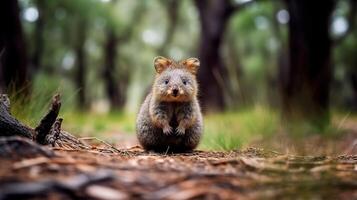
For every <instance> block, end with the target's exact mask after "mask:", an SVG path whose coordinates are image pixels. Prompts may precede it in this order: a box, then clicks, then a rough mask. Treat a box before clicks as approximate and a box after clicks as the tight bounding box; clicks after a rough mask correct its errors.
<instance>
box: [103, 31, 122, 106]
mask: <svg viewBox="0 0 357 200" xmlns="http://www.w3.org/2000/svg"><path fill="white" fill-rule="evenodd" d="M117 44H118V38H117V37H116V35H115V32H114V30H112V28H109V29H108V32H107V42H106V45H105V65H104V73H103V76H104V77H103V78H104V81H105V87H106V91H107V95H108V98H109V101H110V105H111V107H112V108H113V109H119V108H121V107H122V106H123V104H124V98H123V97H122V94H121V93H120V88H119V85H118V83H117V81H116V80H115V76H114V74H115V66H116V56H117Z"/></svg>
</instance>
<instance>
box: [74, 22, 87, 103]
mask: <svg viewBox="0 0 357 200" xmlns="http://www.w3.org/2000/svg"><path fill="white" fill-rule="evenodd" d="M77 34H78V35H77V37H78V38H77V44H76V47H75V52H76V62H77V70H76V74H75V76H76V77H75V79H76V80H75V81H76V85H77V89H78V107H79V109H81V110H85V109H86V108H87V103H88V102H87V99H86V81H85V76H86V73H87V70H86V63H85V62H86V53H85V40H86V24H85V22H84V21H83V20H79V23H78V30H77Z"/></svg>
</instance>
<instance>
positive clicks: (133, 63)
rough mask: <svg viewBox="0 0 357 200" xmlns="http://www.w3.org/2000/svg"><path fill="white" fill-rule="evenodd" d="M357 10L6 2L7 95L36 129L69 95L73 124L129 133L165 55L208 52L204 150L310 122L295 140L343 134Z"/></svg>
mask: <svg viewBox="0 0 357 200" xmlns="http://www.w3.org/2000/svg"><path fill="white" fill-rule="evenodd" d="M356 12H357V1H354V0H326V1H323V2H319V1H309V0H270V1H269V0H150V1H132V0H75V1H73V0H2V1H1V2H0V27H1V29H0V52H1V53H0V55H1V56H0V58H1V63H0V65H1V71H0V88H1V91H2V92H3V93H8V94H10V97H11V100H12V105H13V106H12V107H13V108H12V109H13V110H12V112H13V113H14V115H15V116H17V117H18V118H20V119H21V120H25V121H26V122H27V123H28V124H34V123H36V122H37V121H38V120H39V119H40V117H41V116H42V115H43V114H44V112H45V110H46V109H47V107H46V106H44V105H46V104H47V102H48V101H49V99H50V98H51V97H52V96H53V94H55V93H61V94H62V99H63V101H64V102H63V109H64V110H63V112H62V113H61V115H62V116H63V117H64V120H65V121H64V126H65V129H67V130H69V131H70V132H72V133H76V134H80V135H101V137H106V136H108V137H110V138H115V137H119V138H122V137H126V135H129V136H130V135H131V136H132V135H134V134H133V133H134V132H135V129H134V127H135V114H136V112H137V111H138V108H139V106H140V104H141V102H142V101H143V98H144V97H145V96H146V94H147V92H148V91H149V90H150V87H151V84H152V80H153V78H154V67H153V58H154V57H155V56H158V55H162V56H165V57H170V58H173V59H177V60H181V59H184V58H188V57H198V58H199V59H200V61H201V68H200V71H199V74H198V81H199V83H200V88H201V90H200V101H201V103H202V108H203V110H204V112H205V113H206V117H205V136H204V138H203V142H202V148H209V149H233V148H237V147H240V146H241V145H244V144H246V143H247V141H251V139H252V138H260V137H264V136H269V135H273V134H276V133H279V132H282V128H281V127H282V124H283V125H286V124H290V123H287V122H298V124H299V125H298V126H294V128H292V129H289V128H286V129H284V130H285V131H286V130H287V132H289V133H290V132H294V131H293V129H295V128H296V127H297V129H298V131H297V132H299V133H303V134H312V133H320V134H323V133H326V132H333V133H339V129H341V127H342V126H343V125H345V124H348V121H352V122H356V121H357V118H356V117H355V115H354V113H355V112H356V111H357V30H356V25H357V16H356ZM300 122H302V123H300ZM352 124H353V123H352Z"/></svg>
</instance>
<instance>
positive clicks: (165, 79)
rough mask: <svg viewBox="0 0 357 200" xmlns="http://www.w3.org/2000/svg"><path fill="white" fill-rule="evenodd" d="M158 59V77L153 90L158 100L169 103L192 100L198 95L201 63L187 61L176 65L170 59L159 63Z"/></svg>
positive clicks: (156, 64) (195, 60) (156, 66)
mask: <svg viewBox="0 0 357 200" xmlns="http://www.w3.org/2000/svg"><path fill="white" fill-rule="evenodd" d="M157 59H165V58H162V57H159V58H157ZM157 59H156V60H155V61H156V62H155V68H156V72H157V75H156V79H155V83H154V88H153V90H154V94H155V95H156V98H158V99H159V100H161V101H167V102H184V101H190V100H192V98H193V97H195V96H196V95H197V81H196V72H197V69H198V66H199V61H198V60H197V59H194V60H193V59H187V60H184V61H181V62H179V63H176V62H175V61H172V60H168V59H165V60H160V62H159V61H158V60H157ZM158 62H159V63H158ZM192 65H195V66H192Z"/></svg>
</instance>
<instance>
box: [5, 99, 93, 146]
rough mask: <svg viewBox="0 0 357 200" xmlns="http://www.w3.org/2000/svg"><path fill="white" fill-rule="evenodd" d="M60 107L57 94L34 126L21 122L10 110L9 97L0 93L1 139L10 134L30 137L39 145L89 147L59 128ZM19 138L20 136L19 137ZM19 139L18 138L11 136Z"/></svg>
mask: <svg viewBox="0 0 357 200" xmlns="http://www.w3.org/2000/svg"><path fill="white" fill-rule="evenodd" d="M60 108H61V98H60V95H59V94H56V95H54V97H53V98H52V102H51V106H50V109H49V111H48V112H47V114H46V115H45V116H44V117H43V118H42V120H41V121H40V123H39V125H38V126H37V127H36V128H31V127H29V126H27V125H24V124H22V123H21V122H20V121H18V120H17V119H16V118H15V117H13V116H12V115H11V112H10V110H11V109H10V99H9V97H8V96H7V95H6V94H0V137H5V138H4V139H2V140H7V138H9V137H12V136H20V137H22V138H27V139H30V140H32V141H34V142H36V143H38V144H41V145H51V146H53V147H56V146H57V147H66V148H70V149H89V148H90V146H88V145H86V144H84V143H83V142H81V141H80V140H78V139H77V138H76V137H75V136H73V135H72V134H70V133H68V132H66V131H62V130H61V123H62V121H63V119H62V118H58V114H59V111H60ZM20 139H21V138H20ZM11 140H12V141H13V140H19V138H16V137H15V138H11Z"/></svg>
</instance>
